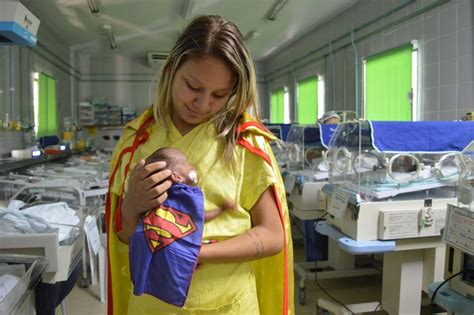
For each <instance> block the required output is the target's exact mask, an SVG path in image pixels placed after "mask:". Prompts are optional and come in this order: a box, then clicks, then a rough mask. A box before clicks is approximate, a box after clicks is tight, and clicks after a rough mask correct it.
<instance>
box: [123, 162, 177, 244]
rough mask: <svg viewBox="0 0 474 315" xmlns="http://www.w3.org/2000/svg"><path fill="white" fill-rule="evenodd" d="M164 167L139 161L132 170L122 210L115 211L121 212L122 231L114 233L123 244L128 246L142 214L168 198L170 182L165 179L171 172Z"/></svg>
mask: <svg viewBox="0 0 474 315" xmlns="http://www.w3.org/2000/svg"><path fill="white" fill-rule="evenodd" d="M165 166H166V163H165V162H155V163H150V164H148V165H145V161H144V160H141V161H140V162H138V163H137V165H136V166H135V167H134V168H133V170H132V173H131V174H130V177H129V179H128V191H127V195H126V196H125V198H124V200H123V203H122V208H121V209H117V211H122V229H121V230H120V231H115V233H116V234H117V236H118V238H119V240H120V241H122V242H123V243H126V244H128V242H129V241H128V239H129V238H130V236H131V235H132V234H133V232H134V231H135V228H136V226H137V224H138V221H139V220H140V217H141V216H142V215H143V213H144V212H146V211H148V210H149V209H153V208H157V207H159V206H160V205H161V204H162V203H163V202H164V201H165V200H166V198H167V197H168V195H167V193H166V191H167V190H168V188H170V187H171V184H172V182H171V180H166V179H167V178H168V177H169V176H170V175H171V171H170V170H167V169H163V168H164V167H165ZM159 183H160V184H159Z"/></svg>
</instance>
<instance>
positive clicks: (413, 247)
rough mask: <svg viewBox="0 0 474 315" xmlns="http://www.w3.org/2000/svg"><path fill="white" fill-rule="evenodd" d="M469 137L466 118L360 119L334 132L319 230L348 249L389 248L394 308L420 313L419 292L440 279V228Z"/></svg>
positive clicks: (386, 299) (387, 293)
mask: <svg viewBox="0 0 474 315" xmlns="http://www.w3.org/2000/svg"><path fill="white" fill-rule="evenodd" d="M472 137H474V124H473V123H469V122H369V121H359V122H348V123H342V124H339V125H338V128H337V130H336V131H335V134H334V135H333V137H332V138H331V142H330V149H329V152H328V154H327V156H328V161H329V170H330V172H329V173H330V179H329V182H330V183H329V184H328V185H326V186H324V188H323V192H324V193H326V194H327V195H328V199H329V201H328V212H329V215H328V216H327V224H326V223H324V224H325V226H323V225H321V226H319V224H318V227H317V230H318V231H320V232H321V233H323V234H326V235H328V236H329V237H330V238H332V239H333V240H335V241H336V242H338V244H339V246H340V247H342V248H345V249H346V250H348V251H349V252H351V251H352V252H353V253H355V254H369V253H373V252H381V253H384V258H383V264H384V266H383V285H382V301H381V307H382V309H384V310H385V311H387V312H388V313H389V314H418V313H419V311H420V305H421V291H422V290H424V291H427V290H428V285H429V284H430V283H431V282H433V281H436V280H440V279H442V274H443V268H444V251H445V245H444V244H443V243H442V242H441V229H442V228H443V226H444V224H445V218H446V207H447V204H448V203H453V202H455V201H456V199H455V197H456V186H457V182H458V177H459V172H460V167H461V163H462V158H461V153H460V152H461V151H462V150H463V149H464V148H465V147H466V145H467V144H469V142H470V141H471V140H472ZM372 310H373V309H372Z"/></svg>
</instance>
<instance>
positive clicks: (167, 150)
mask: <svg viewBox="0 0 474 315" xmlns="http://www.w3.org/2000/svg"><path fill="white" fill-rule="evenodd" d="M159 161H164V162H166V168H167V169H169V170H170V171H171V176H170V178H171V181H172V182H173V183H174V184H178V183H181V184H185V185H189V186H196V185H197V183H198V177H197V173H196V169H195V168H194V166H193V165H191V163H189V161H188V159H187V158H186V156H185V155H184V153H183V152H181V151H180V150H178V149H176V148H172V147H164V148H161V149H158V150H156V151H155V152H153V153H152V154H151V155H150V156H149V157H148V158H147V159H146V161H145V164H150V163H155V162H159ZM236 207H237V205H236V204H235V202H233V201H232V200H229V199H224V201H223V202H222V205H221V207H217V208H215V209H212V210H210V211H205V212H204V221H205V222H208V221H211V220H212V219H214V218H215V217H217V216H218V215H219V214H221V213H222V212H223V211H225V210H235V209H236Z"/></svg>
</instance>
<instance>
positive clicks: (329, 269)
mask: <svg viewBox="0 0 474 315" xmlns="http://www.w3.org/2000/svg"><path fill="white" fill-rule="evenodd" d="M335 129H336V125H292V126H291V128H290V131H289V133H288V136H287V138H286V144H285V146H286V163H285V165H286V170H287V171H286V176H285V189H286V192H287V194H288V197H287V200H288V205H289V209H290V214H291V216H292V217H296V218H298V219H299V220H301V221H302V231H303V233H302V234H304V235H303V237H304V246H305V252H306V256H307V257H306V258H307V259H309V260H312V259H315V260H316V261H317V263H316V264H317V267H318V268H324V271H320V272H318V278H319V279H329V278H340V277H354V276H364V275H370V274H376V273H378V271H377V270H376V269H374V268H358V269H356V268H355V259H354V256H353V255H351V254H347V253H345V252H344V251H343V250H341V249H340V248H338V247H337V246H334V243H333V242H332V241H329V243H328V240H327V238H326V237H325V236H323V235H320V234H315V232H314V228H313V224H314V222H315V220H316V221H319V220H323V217H324V214H325V212H326V209H327V201H326V196H325V195H324V194H323V193H322V191H321V189H322V188H323V186H324V185H326V184H327V183H328V178H329V172H328V171H329V169H328V167H329V165H328V163H327V161H326V158H325V152H327V149H328V144H329V139H330V138H331V136H332V134H333V132H334V130H335ZM313 256H314V257H313ZM314 267H315V263H314V261H305V262H295V264H294V269H295V272H296V273H297V274H298V276H299V302H300V304H304V303H305V300H306V288H305V282H306V280H310V279H313V280H314V277H315V272H314Z"/></svg>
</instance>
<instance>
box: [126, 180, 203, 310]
mask: <svg viewBox="0 0 474 315" xmlns="http://www.w3.org/2000/svg"><path fill="white" fill-rule="evenodd" d="M203 227H204V196H203V193H202V191H201V190H200V189H199V188H198V187H193V186H189V185H185V184H174V185H173V186H171V188H170V189H169V190H168V199H166V201H165V202H164V203H163V205H161V207H159V208H158V209H154V210H151V211H149V212H148V213H147V214H146V215H145V216H144V217H143V218H142V219H140V222H139V223H138V226H137V228H136V229H135V232H134V233H133V234H132V236H131V237H130V244H129V246H130V273H131V276H132V281H133V293H134V294H135V295H142V294H143V293H148V294H150V295H153V296H154V297H156V298H159V299H160V300H162V301H165V302H167V303H169V304H172V305H176V306H180V307H181V306H183V305H184V302H185V301H186V296H187V294H188V290H189V285H190V284H191V277H192V275H193V271H194V269H195V268H196V264H197V257H198V254H199V250H200V249H201V240H202V231H203ZM163 283H166V286H163V285H162V284H163Z"/></svg>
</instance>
